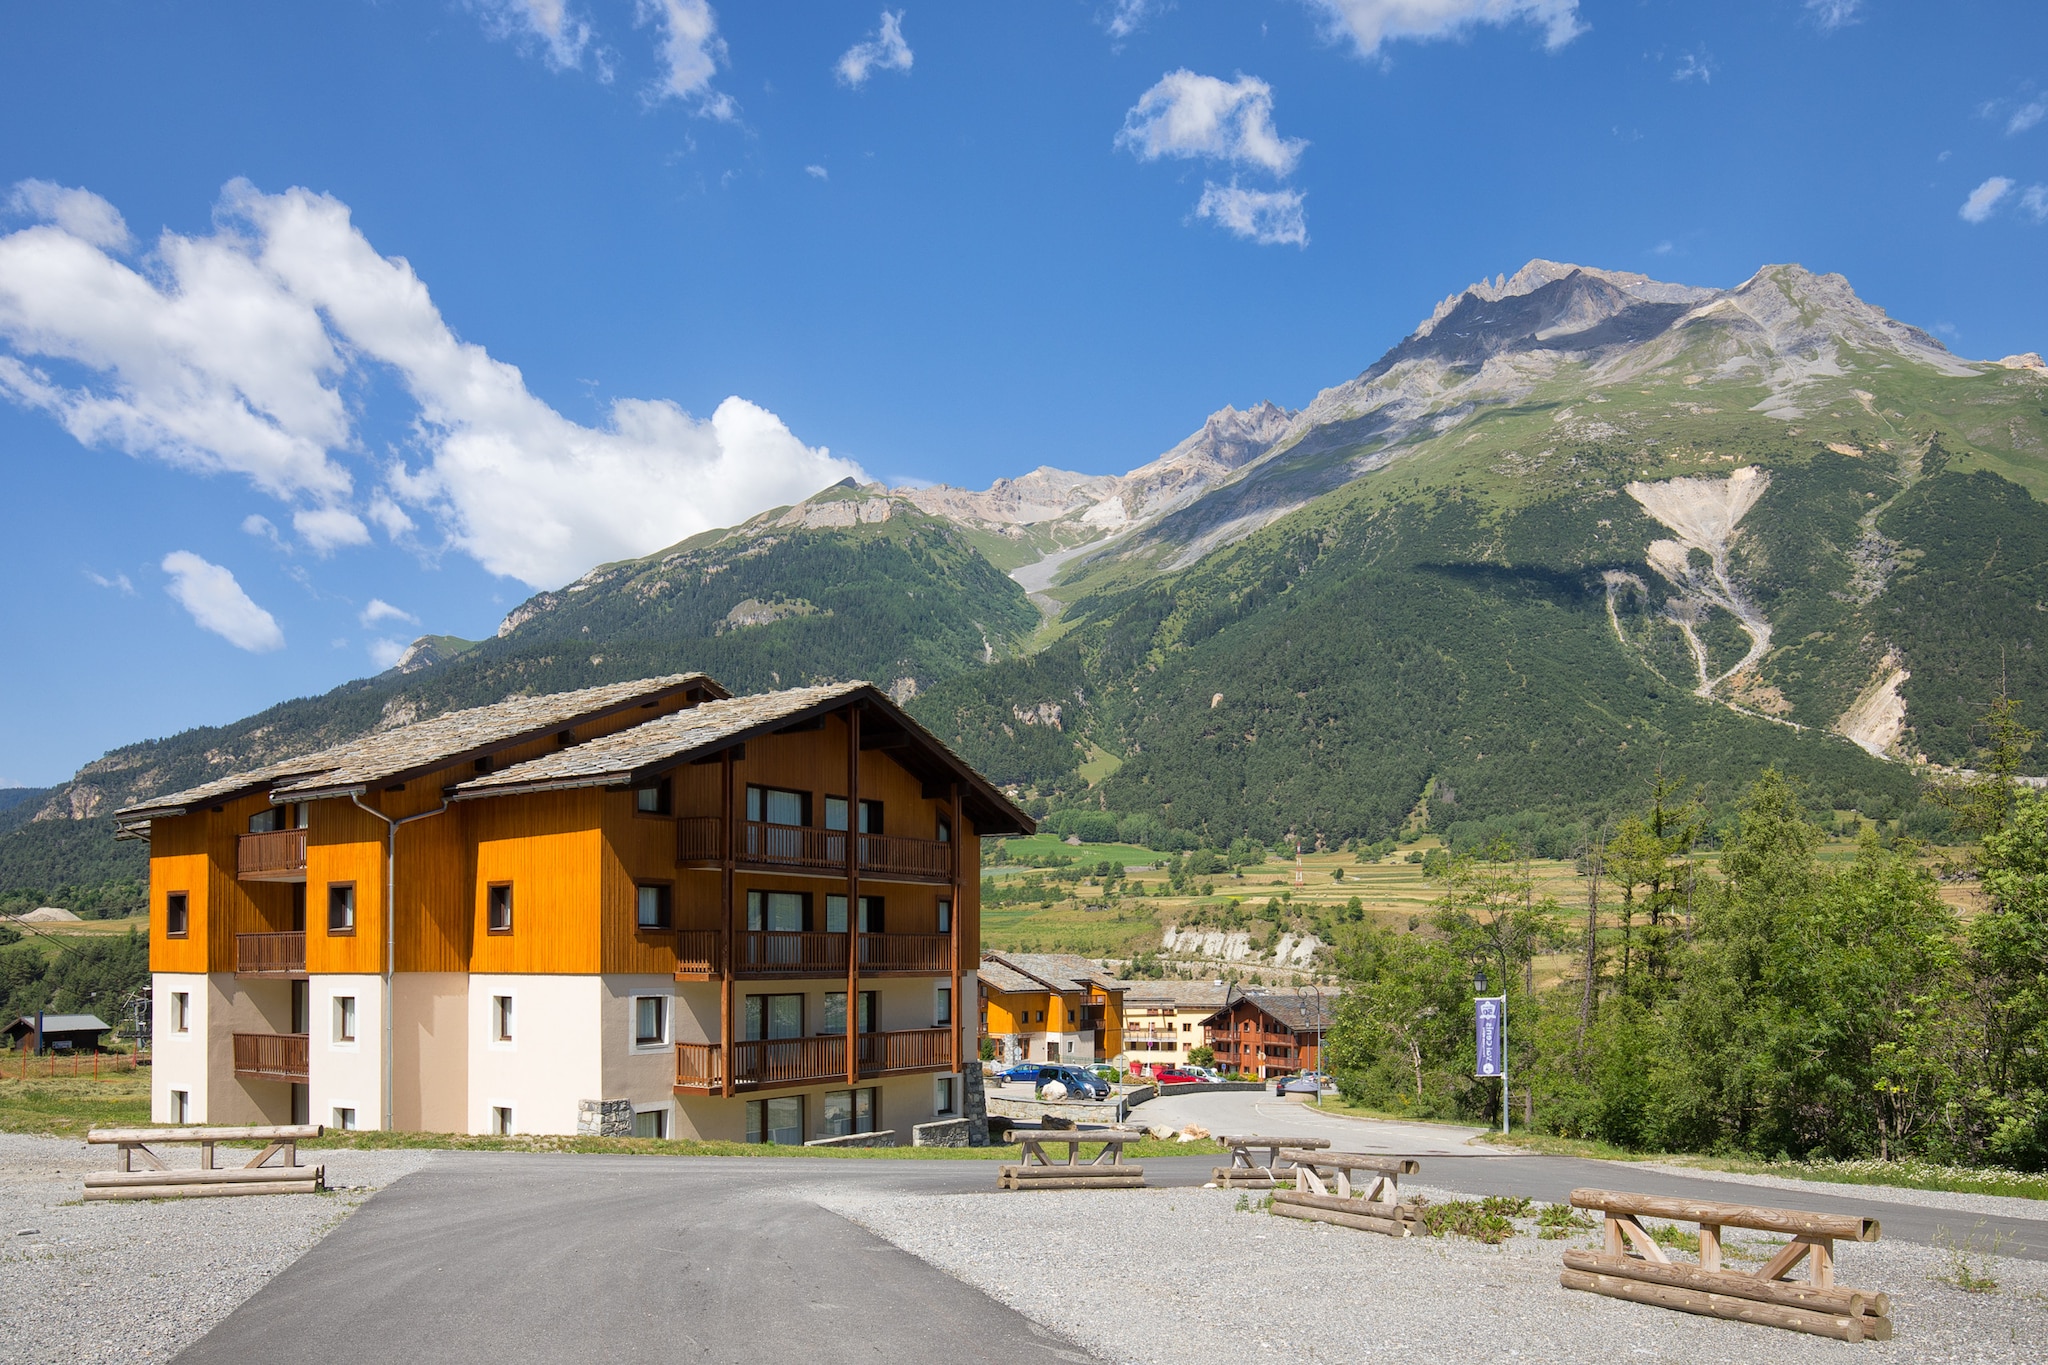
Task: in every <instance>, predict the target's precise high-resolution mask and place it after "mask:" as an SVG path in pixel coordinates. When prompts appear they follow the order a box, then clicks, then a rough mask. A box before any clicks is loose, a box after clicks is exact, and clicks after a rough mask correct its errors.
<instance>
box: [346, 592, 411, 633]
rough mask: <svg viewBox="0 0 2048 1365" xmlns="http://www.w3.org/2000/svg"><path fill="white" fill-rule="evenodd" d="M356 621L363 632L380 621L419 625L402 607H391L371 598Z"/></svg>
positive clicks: (375, 598) (384, 602) (379, 599)
mask: <svg viewBox="0 0 2048 1365" xmlns="http://www.w3.org/2000/svg"><path fill="white" fill-rule="evenodd" d="M356 620H357V621H358V622H360V623H361V625H362V626H363V628H364V629H365V630H368V629H369V628H370V627H372V626H375V625H376V624H377V623H378V622H380V621H409V622H411V623H412V624H413V625H418V624H419V623H420V618H419V617H417V616H414V615H413V614H412V613H411V612H409V611H407V610H406V609H405V608H403V607H394V606H392V605H391V604H390V603H389V602H386V601H385V600H384V599H383V598H381V597H373V598H371V599H370V605H369V606H367V607H364V608H363V610H362V614H361V615H359V616H358V617H356Z"/></svg>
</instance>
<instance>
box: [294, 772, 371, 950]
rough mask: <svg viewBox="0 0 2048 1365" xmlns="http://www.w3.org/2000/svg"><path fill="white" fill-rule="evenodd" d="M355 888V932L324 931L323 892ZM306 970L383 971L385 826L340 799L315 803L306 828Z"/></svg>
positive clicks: (325, 918)
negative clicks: (343, 884)
mask: <svg viewBox="0 0 2048 1365" xmlns="http://www.w3.org/2000/svg"><path fill="white" fill-rule="evenodd" d="M341 882H354V883H355V888H356V930H355V933H354V934H352V935H350V934H330V933H329V932H328V931H327V898H328V889H329V888H330V887H332V886H334V885H337V884H339V883H341ZM306 970H307V971H309V972H365V973H375V972H382V971H383V970H384V826H383V824H382V823H381V822H379V821H378V820H376V819H375V818H373V817H372V816H370V815H369V814H367V813H366V812H364V811H360V810H358V809H356V807H355V806H354V805H353V804H351V803H350V802H349V801H347V800H345V799H338V800H327V801H316V802H314V803H313V810H312V813H311V815H310V817H309V819H308V821H307V829H306Z"/></svg>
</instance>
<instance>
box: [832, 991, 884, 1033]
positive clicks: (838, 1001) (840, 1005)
mask: <svg viewBox="0 0 2048 1365" xmlns="http://www.w3.org/2000/svg"><path fill="white" fill-rule="evenodd" d="M880 998H881V997H880V993H879V992H877V991H862V992H861V993H860V1031H861V1032H862V1033H873V1032H874V1031H875V1014H876V1011H877V1010H878V1009H879V1008H880V1005H879V1001H880ZM824 1014H825V1019H824V1022H823V1023H821V1024H820V1025H819V1026H818V1032H819V1033H821V1034H823V1035H825V1036H826V1037H828V1038H829V1037H836V1036H837V1035H839V1034H842V1033H844V1032H846V992H845V991H826V992H825V1010H824Z"/></svg>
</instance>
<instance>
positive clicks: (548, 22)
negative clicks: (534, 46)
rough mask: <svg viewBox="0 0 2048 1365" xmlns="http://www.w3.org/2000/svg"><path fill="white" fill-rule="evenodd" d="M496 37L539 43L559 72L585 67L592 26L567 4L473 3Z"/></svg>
mask: <svg viewBox="0 0 2048 1365" xmlns="http://www.w3.org/2000/svg"><path fill="white" fill-rule="evenodd" d="M471 4H472V5H473V7H474V8H475V9H476V10H477V12H478V13H479V14H481V15H482V16H483V20H484V29H485V31H486V32H488V33H490V34H491V35H492V36H493V37H498V38H514V39H519V40H523V41H526V42H534V41H538V42H539V44H540V47H541V53H542V56H543V57H544V58H545V59H546V61H547V64H548V65H549V66H551V67H553V68H554V69H555V70H557V71H567V70H569V69H571V68H572V67H578V66H581V65H583V50H584V48H586V47H587V46H589V44H590V25H589V24H588V23H587V22H585V21H584V20H583V19H581V18H579V17H577V16H576V15H574V14H572V13H570V11H569V6H568V5H567V3H565V0H471Z"/></svg>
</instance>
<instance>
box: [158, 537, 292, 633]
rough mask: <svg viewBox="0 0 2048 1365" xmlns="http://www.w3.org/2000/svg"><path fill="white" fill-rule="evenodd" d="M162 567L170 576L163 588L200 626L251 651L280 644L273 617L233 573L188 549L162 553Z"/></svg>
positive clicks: (278, 631) (275, 621)
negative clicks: (245, 589)
mask: <svg viewBox="0 0 2048 1365" xmlns="http://www.w3.org/2000/svg"><path fill="white" fill-rule="evenodd" d="M163 571H164V572H165V573H167V574H169V575H170V576H171V581H170V584H169V585H168V586H167V587H166V588H165V591H166V592H168V593H170V595H171V596H172V597H173V598H175V599H176V600H177V603H178V605H179V606H181V607H183V608H184V609H185V610H186V611H189V612H191V613H192V619H193V620H194V621H196V622H198V624H199V628H200V629H201V630H210V631H212V632H213V633H214V634H215V635H218V636H220V637H221V639H223V640H226V641H227V642H228V643H229V644H231V645H233V646H234V647H235V648H237V649H246V650H248V651H249V652H250V653H251V654H268V653H269V652H270V651H272V650H274V649H283V648H284V632H283V631H282V630H279V629H278V627H277V619H276V618H275V617H273V616H272V615H271V614H270V613H269V612H267V611H265V610H263V608H261V607H259V606H257V605H256V604H255V603H254V602H252V601H250V600H249V594H248V593H245V592H243V591H242V585H241V584H240V583H237V582H236V581H235V576H234V575H233V574H232V573H230V572H228V571H227V570H226V569H223V568H222V567H221V566H220V565H218V564H209V563H207V562H206V561H205V560H203V559H201V558H200V557H199V556H198V555H195V554H193V553H192V552H191V551H190V550H173V551H172V552H171V553H170V554H167V555H165V556H164V562H163Z"/></svg>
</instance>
